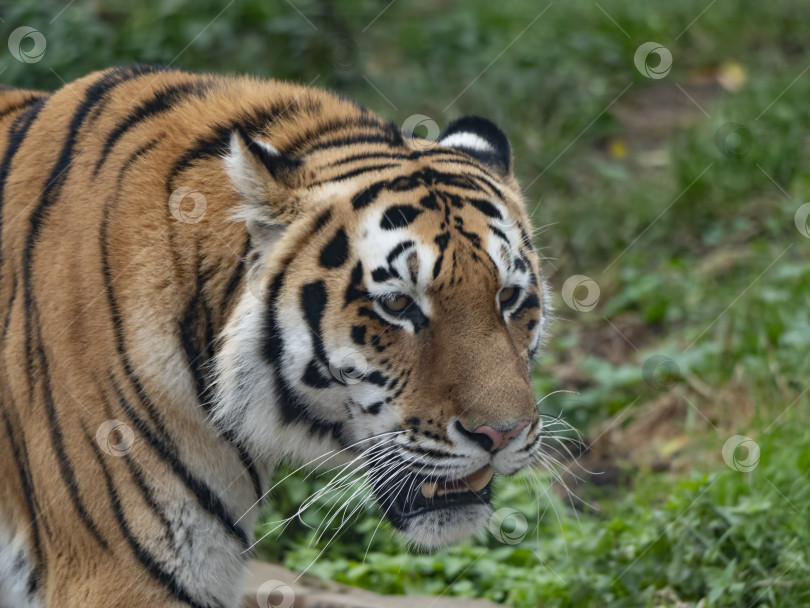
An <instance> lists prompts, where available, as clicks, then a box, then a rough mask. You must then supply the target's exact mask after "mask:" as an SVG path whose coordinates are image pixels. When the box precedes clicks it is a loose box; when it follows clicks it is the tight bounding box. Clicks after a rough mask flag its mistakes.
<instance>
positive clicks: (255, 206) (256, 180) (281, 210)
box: [224, 128, 301, 246]
mask: <svg viewBox="0 0 810 608" xmlns="http://www.w3.org/2000/svg"><path fill="white" fill-rule="evenodd" d="M224 160H225V169H226V171H227V173H228V177H230V178H231V182H233V185H234V188H235V189H236V191H237V192H238V193H239V195H240V196H241V197H242V200H243V201H244V202H243V204H242V205H241V206H240V208H239V209H238V210H237V212H236V214H235V216H234V218H235V219H237V220H242V221H244V222H245V224H246V225H247V229H248V232H249V233H250V237H251V240H252V242H253V244H254V246H261V245H262V244H263V243H264V242H265V241H267V240H268V239H273V240H274V239H275V237H276V236H277V233H278V232H279V229H280V228H283V227H284V226H286V225H287V224H289V223H290V222H291V221H292V220H293V219H295V215H296V209H297V208H298V205H297V200H296V199H297V196H296V193H295V186H296V179H295V177H296V171H297V170H298V168H299V167H300V166H301V161H300V160H299V159H297V158H294V157H292V156H288V155H286V154H284V153H282V152H281V151H280V150H278V149H277V148H275V147H274V146H271V145H270V144H268V143H266V142H263V141H260V140H258V139H254V138H252V137H250V136H249V135H248V134H247V133H246V132H245V131H244V129H242V128H237V129H236V130H234V131H233V133H231V140H230V145H229V149H228V154H227V155H226V156H225V158H224Z"/></svg>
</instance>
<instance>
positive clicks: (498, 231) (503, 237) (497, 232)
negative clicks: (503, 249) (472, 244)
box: [489, 224, 512, 247]
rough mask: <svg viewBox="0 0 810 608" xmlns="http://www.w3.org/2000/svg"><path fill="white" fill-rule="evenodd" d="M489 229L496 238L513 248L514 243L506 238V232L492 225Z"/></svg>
mask: <svg viewBox="0 0 810 608" xmlns="http://www.w3.org/2000/svg"><path fill="white" fill-rule="evenodd" d="M489 229H490V230H492V233H493V234H494V235H495V236H497V237H498V238H500V239H501V240H503V241H504V242H505V243H506V244H507V245H509V246H510V247H511V246H512V243H510V242H509V239H508V238H506V235H505V234H504V232H503V231H502V230H501V229H500V228H496V227H495V226H493V225H492V224H490V225H489Z"/></svg>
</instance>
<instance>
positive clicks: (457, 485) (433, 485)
mask: <svg viewBox="0 0 810 608" xmlns="http://www.w3.org/2000/svg"><path fill="white" fill-rule="evenodd" d="M494 472H495V471H494V470H493V468H492V467H490V466H486V467H484V468H482V469H478V470H477V471H476V472H475V473H471V474H470V475H467V477H465V478H464V479H457V480H452V481H444V482H437V481H426V482H425V483H423V484H422V496H424V497H425V498H433V497H434V496H435V495H436V494H437V493H438V494H439V495H440V496H441V495H442V494H445V493H446V492H466V491H467V490H472V491H473V492H479V491H481V490H483V489H484V488H485V487H486V485H487V484H488V483H489V480H490V479H492V475H493V473H494Z"/></svg>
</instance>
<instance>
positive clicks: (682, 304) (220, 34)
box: [0, 0, 810, 608]
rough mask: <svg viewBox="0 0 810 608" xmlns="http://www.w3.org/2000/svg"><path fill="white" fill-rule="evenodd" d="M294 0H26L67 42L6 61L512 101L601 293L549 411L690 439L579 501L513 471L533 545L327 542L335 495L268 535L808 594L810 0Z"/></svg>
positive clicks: (665, 588)
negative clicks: (738, 73) (664, 52)
mask: <svg viewBox="0 0 810 608" xmlns="http://www.w3.org/2000/svg"><path fill="white" fill-rule="evenodd" d="M294 4H295V7H296V8H297V9H298V10H300V12H301V13H302V14H303V15H304V16H305V17H306V18H304V16H302V15H301V14H299V13H298V12H297V11H296V10H294V9H293V8H292V7H291V6H290V5H289V4H288V3H269V2H260V1H258V0H239V1H238V2H237V3H236V4H234V5H233V6H232V7H231V8H228V9H227V10H225V11H224V12H223V13H222V16H221V17H220V18H219V19H216V20H214V18H215V17H216V15H217V14H218V13H219V12H220V11H221V10H222V7H223V5H222V4H221V3H218V2H214V1H213V0H201V1H200V2H196V3H194V4H193V5H192V4H183V3H179V2H169V3H161V4H158V3H139V4H138V5H137V6H133V7H127V8H126V9H125V8H124V7H123V5H119V3H116V2H111V1H109V0H100V1H99V2H95V3H76V4H75V5H71V6H69V7H68V8H67V9H66V10H65V11H64V13H63V14H62V15H60V16H59V17H57V18H56V19H54V16H55V15H56V14H57V13H58V12H59V11H60V10H61V9H62V8H63V6H64V5H63V4H62V3H49V2H34V1H33V0H24V1H21V2H17V3H14V5H12V6H9V7H5V9H4V11H3V18H4V19H5V22H4V23H2V24H0V31H2V33H3V34H4V36H6V37H7V36H8V34H9V33H10V32H11V31H12V30H13V29H14V28H15V27H17V26H19V25H31V26H33V27H36V28H37V29H40V30H41V31H42V32H43V33H44V35H45V36H46V38H47V40H48V51H47V53H46V55H45V58H44V59H43V60H42V61H41V62H39V63H37V64H31V65H26V64H22V63H19V62H17V61H14V60H13V59H11V58H10V57H9V56H5V57H4V58H3V59H2V60H0V61H2V64H0V67H2V68H5V70H4V72H3V73H2V76H0V78H2V80H3V81H4V82H8V83H13V84H16V85H25V86H37V87H43V88H55V87H57V86H59V85H60V79H64V80H70V79H72V78H75V77H77V76H80V75H82V74H84V73H86V72H87V71H90V70H92V69H96V68H101V67H106V66H107V65H109V64H111V63H125V62H129V61H132V60H139V61H142V62H160V63H172V62H176V65H178V66H180V67H184V68H187V69H197V70H210V71H220V72H247V73H253V74H257V75H267V76H270V75H272V76H276V77H281V78H292V79H296V80H298V81H300V82H304V83H311V82H315V84H317V85H319V86H324V87H329V88H334V89H337V90H339V91H340V92H341V93H343V94H345V95H347V96H349V97H353V98H355V99H357V100H359V101H360V102H362V103H364V104H366V105H368V106H369V107H371V108H372V109H373V110H375V111H377V112H379V113H381V114H383V115H385V116H387V117H389V118H391V119H392V120H395V121H397V122H398V123H402V122H403V121H404V120H405V119H406V118H407V117H408V116H410V115H412V114H416V113H421V114H426V115H428V116H430V117H432V118H433V119H434V120H436V122H437V123H438V124H439V125H440V126H443V125H445V124H447V123H448V122H449V121H450V120H452V119H453V118H455V117H457V116H459V115H461V114H466V113H477V114H482V115H485V116H489V117H491V118H492V119H494V120H496V121H497V122H499V123H500V124H501V125H502V126H503V127H504V129H505V130H506V131H507V132H508V134H509V135H510V138H511V140H512V142H513V145H514V148H515V154H516V170H517V173H518V176H519V177H520V179H521V180H522V182H523V183H524V184H525V185H527V190H526V197H527V200H528V201H529V205H530V206H531V209H532V211H533V214H534V216H533V217H534V221H535V224H536V225H538V226H546V225H548V227H547V228H546V229H545V230H543V231H542V232H541V233H540V234H538V236H537V238H536V241H537V244H538V246H540V247H541V248H542V251H543V253H544V254H545V255H546V256H548V261H547V272H548V274H549V275H550V278H551V282H552V285H553V287H554V290H555V292H557V293H558V294H559V292H560V289H561V288H562V285H563V284H564V282H565V280H566V278H568V277H569V276H571V275H574V274H583V275H586V276H589V277H590V278H592V279H593V280H594V281H596V283H597V284H598V285H599V288H600V300H599V305H598V306H597V307H596V309H595V310H593V311H592V312H589V313H580V312H577V311H574V310H572V309H570V308H569V307H568V306H566V304H565V303H564V302H563V301H562V300H561V299H560V298H559V297H557V302H556V305H557V309H558V311H559V316H560V319H559V320H558V321H557V323H556V324H555V326H554V328H553V332H554V335H553V338H552V339H551V340H550V342H549V345H548V349H547V350H546V352H545V353H544V355H543V356H542V357H541V359H540V361H539V362H538V365H537V366H536V369H535V370H534V376H533V379H534V384H535V389H536V391H537V393H538V396H541V395H546V394H548V393H551V392H553V391H555V390H559V389H570V390H575V391H576V393H577V394H573V395H572V394H569V393H563V394H556V395H553V396H551V397H549V398H548V399H546V400H544V401H543V403H542V408H543V412H544V413H545V414H547V415H550V416H556V415H562V417H563V418H564V419H565V420H567V421H568V422H569V423H571V424H572V425H573V426H575V427H576V428H577V429H579V431H580V432H581V433H582V434H583V435H585V436H587V435H588V434H594V433H595V432H596V429H597V428H599V425H601V424H603V423H604V421H605V420H608V419H610V418H611V417H616V416H619V415H622V414H623V413H625V414H627V415H626V416H625V417H622V422H621V423H620V424H619V426H620V427H627V426H628V425H631V424H632V423H633V421H634V418H635V417H636V416H637V415H640V414H639V412H642V411H643V408H644V407H645V406H646V405H648V404H651V403H655V402H656V400H661V399H669V400H672V401H673V402H674V403H676V404H677V405H678V407H677V408H676V409H675V411H676V415H675V418H674V419H673V420H671V421H670V422H671V424H672V425H673V427H674V428H676V429H678V432H680V433H682V434H683V435H685V436H686V437H687V440H688V443H686V444H685V447H681V449H680V450H674V451H673V450H670V452H671V453H668V458H670V459H671V460H672V463H673V466H672V469H671V470H670V471H668V472H655V471H657V470H659V468H658V467H654V466H652V463H651V462H650V463H647V462H645V461H644V460H643V459H641V458H640V457H636V458H635V459H634V458H633V450H632V449H631V450H630V452H631V453H630V456H628V457H627V459H626V461H623V460H622V459H621V458H619V459H618V464H619V466H621V467H623V469H624V473H623V477H622V479H625V480H629V482H628V483H620V484H618V485H614V486H610V485H607V486H604V487H598V486H597V484H596V483H594V480H593V479H592V480H590V481H589V482H587V483H586V484H584V486H583V485H580V486H579V487H578V488H577V489H576V493H577V494H578V495H579V496H580V497H581V498H582V500H584V501H586V502H587V503H588V504H592V505H594V508H590V507H587V506H584V505H582V504H581V503H580V502H578V500H577V499H572V500H571V501H569V500H564V499H560V498H558V497H557V495H556V494H554V493H552V492H551V491H550V490H549V487H550V485H551V480H550V479H549V476H548V473H539V472H538V473H537V474H532V475H528V476H523V477H521V478H518V479H503V480H500V482H499V486H498V492H497V497H498V498H497V501H498V505H497V506H499V507H509V508H514V509H517V510H519V511H520V513H522V514H523V516H524V517H525V518H526V522H527V526H528V533H527V535H526V537H525V538H524V539H523V540H522V542H520V543H518V544H516V545H509V544H504V543H501V542H498V541H497V540H496V539H494V538H493V537H492V535H491V534H487V533H484V534H482V535H481V536H480V537H479V538H477V539H474V540H473V541H471V542H470V543H467V544H464V545H462V546H460V547H456V548H453V549H449V550H446V551H443V552H440V553H438V554H436V555H415V554H413V553H409V552H408V551H407V550H406V548H405V547H403V546H402V545H401V543H400V542H399V541H398V540H397V539H396V537H395V536H393V534H392V533H391V532H390V531H389V530H388V529H387V528H386V527H385V526H384V525H383V526H382V528H381V529H379V530H377V525H378V522H379V519H378V514H377V513H375V512H374V510H373V509H371V510H369V509H365V508H363V509H361V510H360V511H359V515H358V517H357V519H356V523H353V524H351V525H350V526H348V528H347V529H345V530H344V531H343V532H342V533H341V534H340V535H339V536H338V537H337V538H336V539H335V540H334V541H333V542H331V543H330V544H329V545H328V547H326V550H325V551H324V553H323V554H322V555H320V556H319V557H318V555H319V552H320V551H321V550H322V549H323V548H324V542H323V540H322V541H321V542H320V543H313V545H312V546H310V541H311V540H312V539H313V532H312V530H311V529H310V527H312V528H316V527H317V526H318V524H320V523H321V522H322V520H323V514H324V512H325V510H326V509H328V508H329V506H330V503H328V502H327V503H326V504H325V505H324V510H320V511H315V510H311V511H308V512H306V513H305V514H304V515H303V516H302V518H301V521H299V520H297V519H296V520H293V521H292V522H291V523H290V525H289V526H288V527H287V528H286V530H285V531H284V533H283V534H280V535H273V536H270V537H268V539H267V540H266V541H265V542H263V543H262V545H261V548H260V553H261V554H262V555H264V556H266V557H268V558H272V559H275V560H277V561H283V562H284V563H285V564H286V565H288V566H290V567H292V568H296V569H300V570H303V569H305V568H309V571H310V572H312V573H315V574H318V575H320V576H324V577H327V578H332V579H335V580H338V581H341V582H344V583H349V584H353V585H359V586H363V587H367V588H370V589H374V590H376V591H380V592H388V593H410V592H420V593H424V592H429V593H437V594H438V593H444V594H450V595H464V596H476V597H486V598H491V599H493V600H496V601H498V602H503V603H505V604H507V605H510V606H514V607H521V608H523V607H526V608H528V607H534V606H577V607H580V606H585V607H588V606H594V607H597V606H599V607H601V606H676V605H678V606H682V605H684V604H679V603H678V602H684V603H685V604H686V605H690V606H691V605H697V604H698V603H699V602H701V601H702V602H703V604H701V605H702V606H705V607H710V606H711V607H714V606H734V607H737V606H760V607H764V606H774V607H775V606H805V605H808V604H810V529H808V516H807V514H808V513H809V512H810V483H808V473H810V447H808V446H810V431H808V430H807V429H808V428H810V425H808V418H809V417H810V414H808V405H810V398H808V394H807V392H806V389H807V386H808V384H807V379H808V378H810V348H808V344H809V343H810V307H808V306H807V299H808V294H810V239H807V238H805V237H804V236H803V235H802V234H801V233H800V232H799V231H798V230H797V229H796V226H795V225H794V214H795V213H796V211H797V209H798V208H799V207H800V205H802V204H803V203H804V202H806V201H807V200H810V171H809V170H808V167H810V162H808V160H809V159H808V139H807V132H808V127H810V104H808V103H807V99H808V97H810V74H808V73H805V72H804V70H805V69H806V68H807V66H808V64H810V52H809V51H810V49H809V48H808V45H810V42H808V41H810V38H808V30H807V23H808V22H810V4H808V3H807V2H804V1H802V0H771V1H769V2H754V1H753V0H747V1H740V2H732V1H731V0H717V2H714V3H708V2H706V1H705V0H684V1H682V2H667V3H647V4H644V3H639V2H635V1H633V0H612V1H611V0H604V1H602V2H600V3H599V5H598V6H597V4H596V3H594V2H591V1H586V0H569V1H567V2H560V1H558V2H555V3H554V4H552V5H551V6H549V7H548V8H547V9H546V7H547V6H548V5H547V4H546V3H544V2H540V3H536V2H530V1H528V0H524V1H519V2H510V3H498V4H494V3H492V2H488V1H485V0H471V1H470V2H467V3H464V5H463V6H462V5H460V4H459V5H457V6H454V5H453V4H452V3H449V2H439V3H435V2H427V1H426V0H420V1H419V2H413V3H404V2H397V3H393V4H392V5H391V6H390V7H388V8H387V9H386V10H384V11H383V9H384V8H385V7H386V5H387V4H388V3H387V2H377V1H372V0H344V1H342V2H339V3H337V4H336V5H335V6H332V5H331V3H329V2H326V1H325V0H297V1H296V2H295V3H294ZM602 9H604V10H602ZM704 9H705V11H704ZM381 11H383V12H382V14H380V12H381ZM542 11H545V12H542ZM541 12H542V14H541ZM606 13H607V14H606ZM378 15H379V16H378ZM538 15H539V17H538ZM608 15H609V16H608ZM375 16H378V18H376V20H375V21H374V22H373V23H371V22H372V20H373V19H375ZM212 20H214V21H213V23H211V25H210V26H208V27H207V29H204V28H206V26H207V25H208V24H209V23H210V22H212ZM307 20H309V22H308V21H307ZM614 21H615V23H614ZM527 26H528V27H527ZM203 30H204V31H203ZM201 31H202V33H201V34H200V32H201ZM198 34H199V36H198ZM196 36H198V37H196ZM195 37H196V38H195ZM192 41H193V42H192ZM647 41H656V42H658V43H660V44H663V45H664V46H666V47H667V48H668V49H669V50H670V51H671V53H672V56H673V65H672V70H671V72H670V73H669V74H668V75H667V76H666V77H665V78H663V79H661V80H655V81H653V80H650V79H647V78H645V77H644V76H642V75H641V74H640V73H639V72H638V71H637V70H636V69H635V68H634V66H633V54H634V53H635V50H636V48H637V47H638V46H639V45H640V44H642V43H643V42H647ZM189 43H191V44H189ZM187 45H188V48H187V50H185V51H183V49H184V47H186V46H187ZM101 49H103V51H102V50H101ZM729 62H733V63H732V64H731V65H734V64H736V65H738V66H740V67H741V68H742V70H743V71H744V73H745V74H746V76H747V80H746V81H745V83H744V84H743V86H742V87H741V88H740V89H739V90H738V91H736V92H731V91H729V90H725V89H724V88H723V87H721V86H720V85H719V84H718V82H717V79H716V74H717V73H718V70H721V69H727V68H726V67H724V66H728V65H730V64H729ZM473 82H474V84H473V85H472V86H468V85H470V83H473ZM676 84H677V85H679V86H680V87H681V89H679V88H678V86H676ZM628 87H629V88H628ZM687 93H688V94H689V95H690V96H691V97H692V98H693V99H694V100H695V101H697V102H698V104H699V105H700V109H698V107H697V106H695V105H693V103H692V101H690V100H689V99H688V98H687V96H686V94H687ZM729 123H736V124H737V125H740V127H738V128H736V130H732V131H733V132H731V131H730V130H729V127H727V126H724V125H728V124H729ZM724 135H725V136H724ZM735 137H736V138H737V139H735ZM740 145H742V148H740ZM735 146H736V147H735ZM617 150H619V151H621V150H625V151H626V153H617ZM611 151H612V152H611ZM740 151H743V152H744V153H742V154H741V153H738V152H740ZM611 324H612V325H613V326H616V327H617V328H619V329H620V330H622V332H623V333H624V332H627V333H628V334H629V335H628V339H629V340H630V342H632V343H633V346H632V347H631V346H630V345H629V344H627V343H626V342H625V341H624V339H623V338H622V337H621V336H619V335H618V334H617V333H616V329H614V328H613V326H612V325H611ZM614 343H615V344H614ZM611 344H612V346H611ZM616 344H618V345H619V346H616ZM636 348H637V349H638V350H636ZM655 356H663V357H667V358H668V359H669V360H671V361H672V362H674V367H672V368H671V370H672V371H673V373H670V374H669V375H668V376H666V377H658V378H657V381H652V382H651V381H650V379H649V374H646V376H647V377H646V378H645V362H649V361H651V360H652V357H655ZM647 365H648V367H647V369H648V370H649V365H650V364H649V363H647ZM571 370H573V372H572V371H571ZM659 371H660V370H659ZM628 406H629V410H628V409H626V408H628ZM704 418H705V419H708V422H707V421H706V420H705V419H704ZM736 434H740V435H746V436H749V437H751V438H752V439H754V440H755V441H756V443H757V444H758V445H759V448H760V461H759V463H758V465H757V466H756V468H754V469H753V470H752V471H751V472H748V473H743V472H740V471H737V470H733V469H732V468H730V467H728V466H727V465H726V464H725V462H724V460H723V457H722V448H723V445H724V444H725V442H726V441H727V440H728V439H729V438H730V437H732V436H733V435H736ZM631 447H632V446H631ZM654 447H656V448H661V447H662V446H659V445H656V446H654ZM738 456H739V457H743V458H744V457H745V455H744V453H740V454H738ZM279 478H280V477H279ZM594 479H596V480H598V477H596V478H594ZM325 483H326V481H325V479H320V478H316V479H315V480H313V479H312V478H309V479H306V480H305V479H304V478H303V476H301V475H299V476H296V477H294V478H292V479H291V480H289V481H287V482H285V483H283V484H282V485H281V486H280V488H279V490H278V491H277V492H276V493H275V494H274V496H273V498H272V500H271V501H270V502H269V503H268V505H267V506H266V508H265V512H264V513H263V521H264V522H271V521H274V520H278V519H283V518H285V517H289V516H290V515H291V514H293V513H295V510H296V507H297V505H298V504H300V503H301V502H302V501H303V500H304V499H305V498H306V497H307V496H309V495H310V494H311V493H312V492H313V491H314V490H316V489H317V488H319V487H322V486H323V485H324V484H325ZM572 503H573V504H574V505H575V506H577V507H578V508H577V509H574V508H572V506H571V504H572ZM308 526H309V527H308ZM267 529H268V524H267V523H264V524H262V525H261V526H260V530H259V531H260V532H264V531H266V530H267ZM375 531H376V532H375ZM372 537H373V538H372ZM366 551H368V554H367V555H366ZM316 557H317V559H316Z"/></svg>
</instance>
